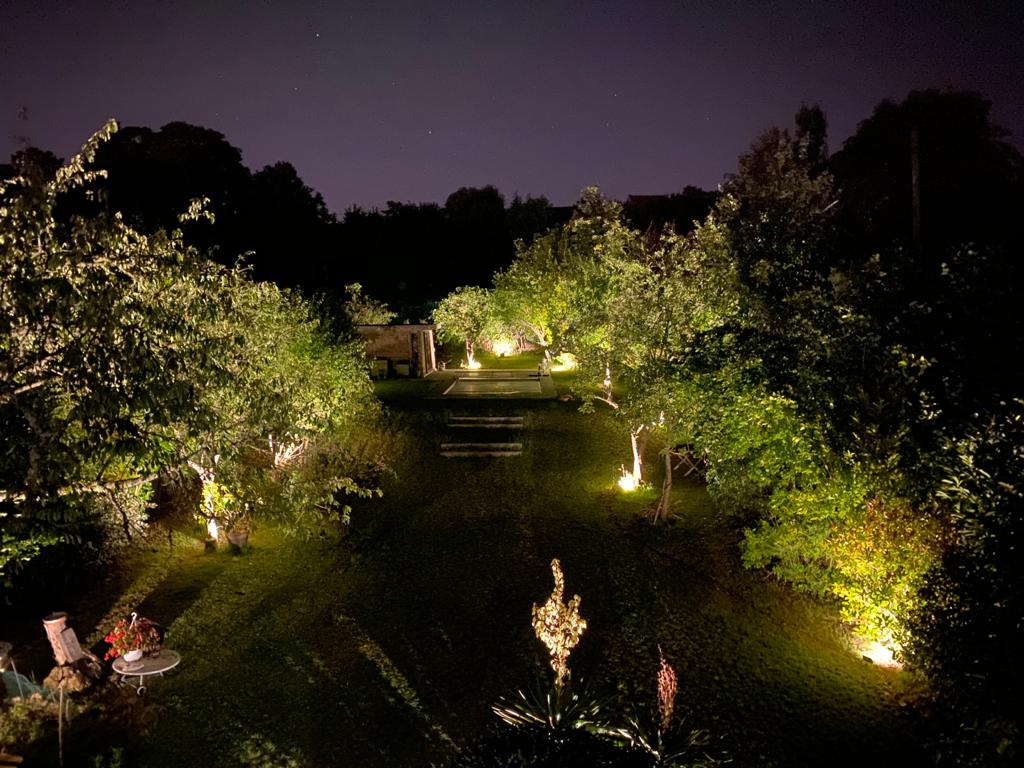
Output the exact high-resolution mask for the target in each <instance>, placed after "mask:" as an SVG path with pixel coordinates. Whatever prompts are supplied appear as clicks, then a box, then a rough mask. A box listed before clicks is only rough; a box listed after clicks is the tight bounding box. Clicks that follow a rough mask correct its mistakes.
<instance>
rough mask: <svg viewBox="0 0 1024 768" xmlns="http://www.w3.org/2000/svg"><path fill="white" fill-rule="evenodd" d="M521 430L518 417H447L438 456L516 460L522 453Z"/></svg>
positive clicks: (521, 423) (521, 419)
mask: <svg viewBox="0 0 1024 768" xmlns="http://www.w3.org/2000/svg"><path fill="white" fill-rule="evenodd" d="M522 430H523V417H522V416H465V415H462V416H459V415H455V414H451V415H449V416H448V436H447V439H446V440H445V441H444V442H442V443H441V455H442V456H446V457H449V458H476V457H492V456H496V457H505V456H519V455H521V454H522V452H523V443H522V441H521V433H522ZM500 438H507V439H500ZM514 438H519V439H518V440H516V439H514Z"/></svg>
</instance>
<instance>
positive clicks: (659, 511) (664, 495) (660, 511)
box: [653, 450, 672, 523]
mask: <svg viewBox="0 0 1024 768" xmlns="http://www.w3.org/2000/svg"><path fill="white" fill-rule="evenodd" d="M664 456H665V476H664V477H663V478H662V479H661V496H660V497H659V498H658V506H656V507H655V508H654V518H653V522H655V523H657V522H658V520H668V509H669V501H670V499H671V495H672V452H671V451H669V450H666V451H665V453H664Z"/></svg>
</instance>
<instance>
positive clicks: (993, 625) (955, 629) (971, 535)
mask: <svg viewBox="0 0 1024 768" xmlns="http://www.w3.org/2000/svg"><path fill="white" fill-rule="evenodd" d="M947 451H948V453H947V455H948V457H949V458H948V459H947V461H946V463H945V467H944V469H945V474H946V477H945V480H944V481H943V484H942V487H941V490H940V492H939V497H940V500H941V503H942V509H943V511H944V513H945V514H946V515H948V521H949V525H950V526H951V538H952V541H951V542H950V544H949V546H948V548H947V550H946V552H945V553H944V556H943V558H942V560H941V561H940V562H938V563H936V564H935V565H934V567H933V568H932V569H931V571H930V572H929V573H928V574H927V580H926V584H925V587H924V590H923V591H924V596H925V602H924V603H923V604H922V605H921V606H920V608H919V609H918V610H917V611H915V612H914V614H913V616H912V620H911V628H912V630H913V632H912V636H911V642H910V644H909V647H908V649H907V656H908V658H909V660H910V661H911V662H912V663H913V664H914V666H915V667H917V668H919V669H921V670H923V671H924V672H925V673H926V674H927V675H928V678H929V680H930V681H931V683H932V690H933V696H934V704H935V711H936V713H937V715H938V719H939V725H938V727H937V728H936V734H937V735H936V736H935V738H934V741H935V745H934V746H935V748H936V751H937V752H938V753H939V755H940V756H941V758H942V761H943V762H945V763H948V764H956V765H979V766H980V765H1006V766H1009V765H1013V764H1015V763H1016V762H1017V761H1018V759H1019V754H1020V723H1019V719H1017V718H1015V717H1014V714H1013V713H1014V712H1015V711H1016V710H1017V709H1018V706H1017V704H1018V700H1019V693H1020V686H1021V685H1022V684H1024V666H1022V664H1021V662H1020V653H1019V649H1020V647H1021V645H1022V643H1024V636H1022V632H1024V630H1022V628H1024V604H1022V601H1021V595H1022V594H1024V567H1022V565H1021V560H1020V554H1019V541H1020V537H1021V528H1022V521H1024V484H1022V478H1024V403H1022V402H1021V401H1014V402H1013V403H1010V404H1008V405H1007V406H1005V407H1004V408H1002V409H1001V410H1000V412H998V413H996V414H993V415H990V416H979V417H978V420H977V423H976V425H975V426H974V427H973V428H972V429H971V430H970V431H969V432H968V433H967V434H965V435H964V436H962V437H961V438H960V439H957V440H950V441H949V442H948V444H947Z"/></svg>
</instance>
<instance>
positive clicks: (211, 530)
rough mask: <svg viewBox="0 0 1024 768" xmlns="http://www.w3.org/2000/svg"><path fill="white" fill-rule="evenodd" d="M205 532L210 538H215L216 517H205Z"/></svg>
mask: <svg viewBox="0 0 1024 768" xmlns="http://www.w3.org/2000/svg"><path fill="white" fill-rule="evenodd" d="M206 532H207V533H208V534H209V536H210V538H211V539H216V538H217V519H216V518H213V517H208V518H206Z"/></svg>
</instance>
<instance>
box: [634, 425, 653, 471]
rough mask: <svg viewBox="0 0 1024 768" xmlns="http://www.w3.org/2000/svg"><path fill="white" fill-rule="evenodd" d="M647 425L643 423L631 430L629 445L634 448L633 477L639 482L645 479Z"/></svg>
mask: <svg viewBox="0 0 1024 768" xmlns="http://www.w3.org/2000/svg"><path fill="white" fill-rule="evenodd" d="M649 434H650V433H649V432H648V431H647V425H646V424H641V425H640V426H639V427H637V428H636V429H633V430H630V433H629V445H630V448H632V449H633V477H634V478H635V479H636V482H637V484H639V483H640V482H641V481H642V480H643V474H644V448H646V447H647V436H648V435H649Z"/></svg>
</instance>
